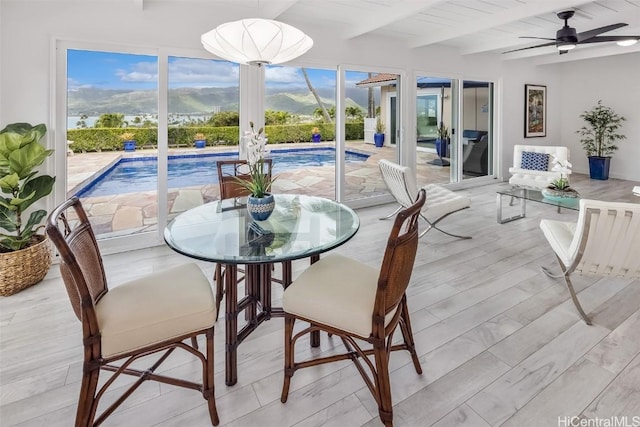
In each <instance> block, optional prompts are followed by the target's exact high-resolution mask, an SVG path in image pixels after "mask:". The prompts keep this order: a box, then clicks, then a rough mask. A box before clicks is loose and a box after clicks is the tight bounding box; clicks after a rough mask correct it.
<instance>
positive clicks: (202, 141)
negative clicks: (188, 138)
mask: <svg viewBox="0 0 640 427" xmlns="http://www.w3.org/2000/svg"><path fill="white" fill-rule="evenodd" d="M193 143H194V144H195V146H196V148H204V147H206V146H207V137H206V136H205V134H204V133H196V134H195V135H194V136H193Z"/></svg>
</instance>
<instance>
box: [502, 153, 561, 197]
mask: <svg viewBox="0 0 640 427" xmlns="http://www.w3.org/2000/svg"><path fill="white" fill-rule="evenodd" d="M524 151H529V152H534V153H546V154H549V155H550V156H549V167H548V168H547V170H546V171H538V170H529V169H522V167H521V160H522V153H523V152H524ZM551 156H554V157H555V158H556V159H558V160H569V149H568V148H567V147H558V146H543V145H514V147H513V166H512V167H510V168H509V172H510V173H511V178H509V184H511V185H513V186H515V187H524V188H534V189H543V188H546V187H547V186H548V185H549V183H550V182H551V181H553V180H555V179H559V178H560V177H561V175H560V172H553V171H551V168H552V167H553V158H552V157H551ZM569 173H571V171H569Z"/></svg>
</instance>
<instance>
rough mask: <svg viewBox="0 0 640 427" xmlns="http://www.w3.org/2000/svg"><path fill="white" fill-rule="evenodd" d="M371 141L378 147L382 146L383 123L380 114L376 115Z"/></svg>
mask: <svg viewBox="0 0 640 427" xmlns="http://www.w3.org/2000/svg"><path fill="white" fill-rule="evenodd" d="M373 142H374V143H375V144H376V147H378V148H380V147H382V146H384V123H383V122H382V119H381V118H380V116H377V117H376V133H374V134H373Z"/></svg>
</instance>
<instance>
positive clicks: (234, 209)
mask: <svg viewBox="0 0 640 427" xmlns="http://www.w3.org/2000/svg"><path fill="white" fill-rule="evenodd" d="M275 201H276V207H275V209H274V211H273V213H272V214H271V216H270V217H269V219H267V220H266V221H254V220H253V219H252V218H251V217H250V216H249V213H248V212H247V208H246V205H245V203H244V199H225V200H219V201H216V202H211V203H207V204H204V205H201V206H198V207H196V208H193V209H189V210H188V211H185V212H183V213H181V214H179V215H178V216H176V217H175V218H174V219H173V220H172V221H171V222H170V223H169V225H167V228H166V229H165V231H164V239H165V241H166V242H167V244H168V245H169V246H170V247H171V248H172V249H174V250H175V251H177V252H180V253H181V254H183V255H186V256H189V257H192V258H197V259H201V260H205V261H213V262H220V263H224V264H258V263H265V262H268V263H276V262H281V261H287V260H293V259H299V258H306V257H309V256H312V255H316V254H320V253H323V252H326V251H328V250H330V249H333V248H335V247H337V246H340V245H341V244H343V243H345V242H346V241H348V240H349V239H350V238H351V237H353V236H354V235H355V233H356V232H357V231H358V228H359V227H360V221H359V219H358V215H356V213H355V212H354V211H353V210H352V209H351V208H349V207H347V206H345V205H342V204H340V203H337V202H334V201H332V200H329V199H325V198H321V197H313V196H305V195H291V194H276V195H275Z"/></svg>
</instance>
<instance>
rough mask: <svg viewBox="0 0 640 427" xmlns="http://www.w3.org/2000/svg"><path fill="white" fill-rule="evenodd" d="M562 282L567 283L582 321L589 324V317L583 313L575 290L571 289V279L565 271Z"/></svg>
mask: <svg viewBox="0 0 640 427" xmlns="http://www.w3.org/2000/svg"><path fill="white" fill-rule="evenodd" d="M564 282H565V283H566V285H567V288H568V289H569V293H570V294H571V299H572V300H573V305H575V306H576V309H577V310H578V313H580V316H581V317H582V320H584V322H585V323H586V324H587V325H591V324H592V323H591V319H589V317H588V316H587V315H586V314H585V312H584V310H583V309H582V306H581V305H580V302H579V301H578V297H577V296H576V291H575V290H574V289H573V284H572V283H571V279H569V274H568V273H565V274H564Z"/></svg>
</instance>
